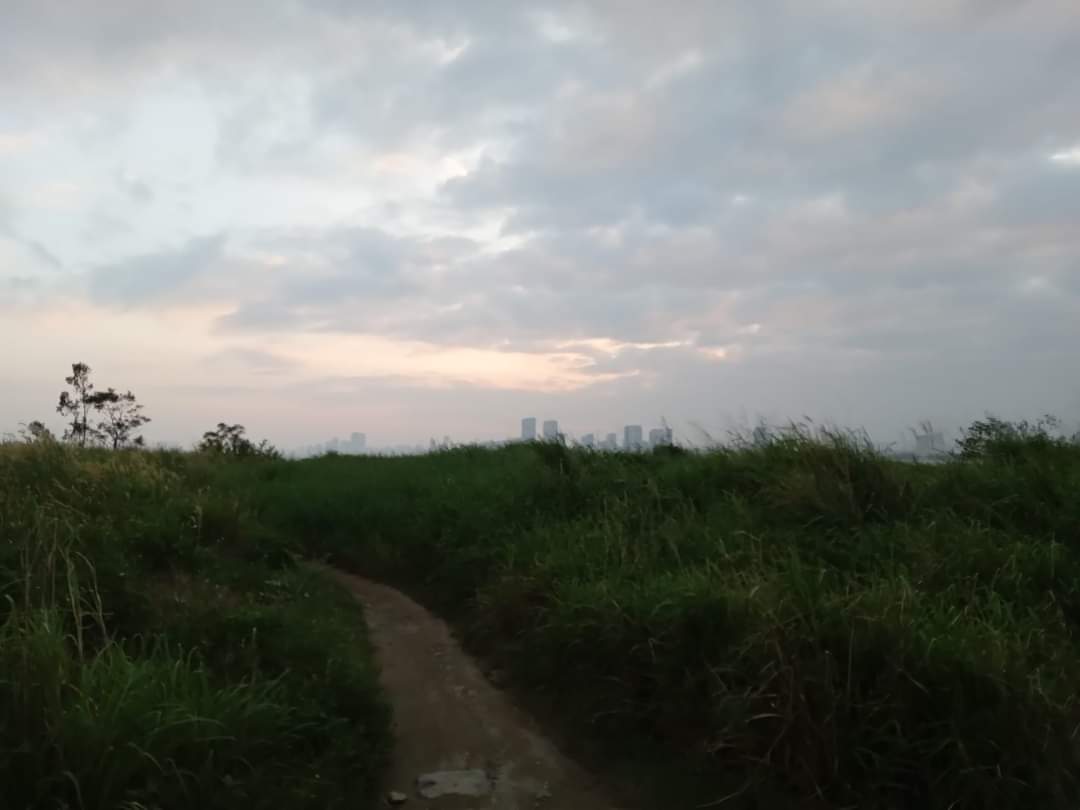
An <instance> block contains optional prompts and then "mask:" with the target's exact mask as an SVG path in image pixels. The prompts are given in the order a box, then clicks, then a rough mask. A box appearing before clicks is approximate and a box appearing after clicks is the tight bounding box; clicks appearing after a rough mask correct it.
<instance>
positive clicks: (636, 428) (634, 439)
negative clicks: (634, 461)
mask: <svg viewBox="0 0 1080 810" xmlns="http://www.w3.org/2000/svg"><path fill="white" fill-rule="evenodd" d="M642 445H643V442H642V440H641V425H627V426H626V427H625V428H623V450H630V451H635V450H641V449H642Z"/></svg>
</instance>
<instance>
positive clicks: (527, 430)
mask: <svg viewBox="0 0 1080 810" xmlns="http://www.w3.org/2000/svg"><path fill="white" fill-rule="evenodd" d="M521 440H522V441H523V442H531V441H535V440H536V417H535V416H529V417H526V418H525V419H522V420H521Z"/></svg>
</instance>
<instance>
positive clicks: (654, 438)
mask: <svg viewBox="0 0 1080 810" xmlns="http://www.w3.org/2000/svg"><path fill="white" fill-rule="evenodd" d="M672 441H673V435H672V432H671V428H669V427H660V428H653V429H652V430H650V431H649V446H650V447H663V446H665V445H670V444H671V443H672Z"/></svg>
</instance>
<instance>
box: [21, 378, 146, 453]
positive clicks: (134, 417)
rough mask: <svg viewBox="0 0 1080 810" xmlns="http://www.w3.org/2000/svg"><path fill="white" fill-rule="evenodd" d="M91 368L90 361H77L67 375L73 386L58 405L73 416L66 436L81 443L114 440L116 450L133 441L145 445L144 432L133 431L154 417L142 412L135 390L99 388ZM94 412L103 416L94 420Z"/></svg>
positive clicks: (67, 438) (66, 379)
mask: <svg viewBox="0 0 1080 810" xmlns="http://www.w3.org/2000/svg"><path fill="white" fill-rule="evenodd" d="M90 372H91V369H90V366H88V365H87V364H86V363H73V364H72V366H71V376H70V377H65V378H64V382H66V383H67V384H68V385H69V386H70V387H71V390H70V391H63V392H61V394H60V402H59V403H58V404H57V406H56V411H57V413H59V414H61V415H63V416H64V417H65V418H67V419H68V420H70V421H69V422H68V423H67V428H66V429H65V430H64V440H65V441H69V442H73V443H75V444H77V445H79V446H80V447H86V446H87V445H88V444H98V443H101V444H106V445H108V444H111V445H112V448H113V449H114V450H117V449H119V448H121V447H126V446H128V445H129V444H133V445H137V446H141V445H142V444H143V439H142V436H134V435H133V434H135V432H136V431H138V429H139V428H141V427H142V426H143V425H145V424H146V423H147V422H149V421H150V417H148V416H146V415H145V414H143V413H142V405H140V404H139V403H138V402H137V401H136V399H135V395H134V394H133V393H131V391H127V392H126V393H123V394H121V393H120V392H118V391H117V390H116V389H115V388H107V389H105V390H104V391H97V390H95V389H94V383H93V382H91V381H90ZM92 414H93V415H96V416H98V417H99V418H97V419H95V420H91V418H90V417H91V415H92ZM42 427H44V426H42Z"/></svg>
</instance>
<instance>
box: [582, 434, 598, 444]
mask: <svg viewBox="0 0 1080 810" xmlns="http://www.w3.org/2000/svg"><path fill="white" fill-rule="evenodd" d="M581 446H582V447H590V448H591V447H596V436H594V435H593V434H592V433H586V434H585V435H584V436H582V437H581Z"/></svg>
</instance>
